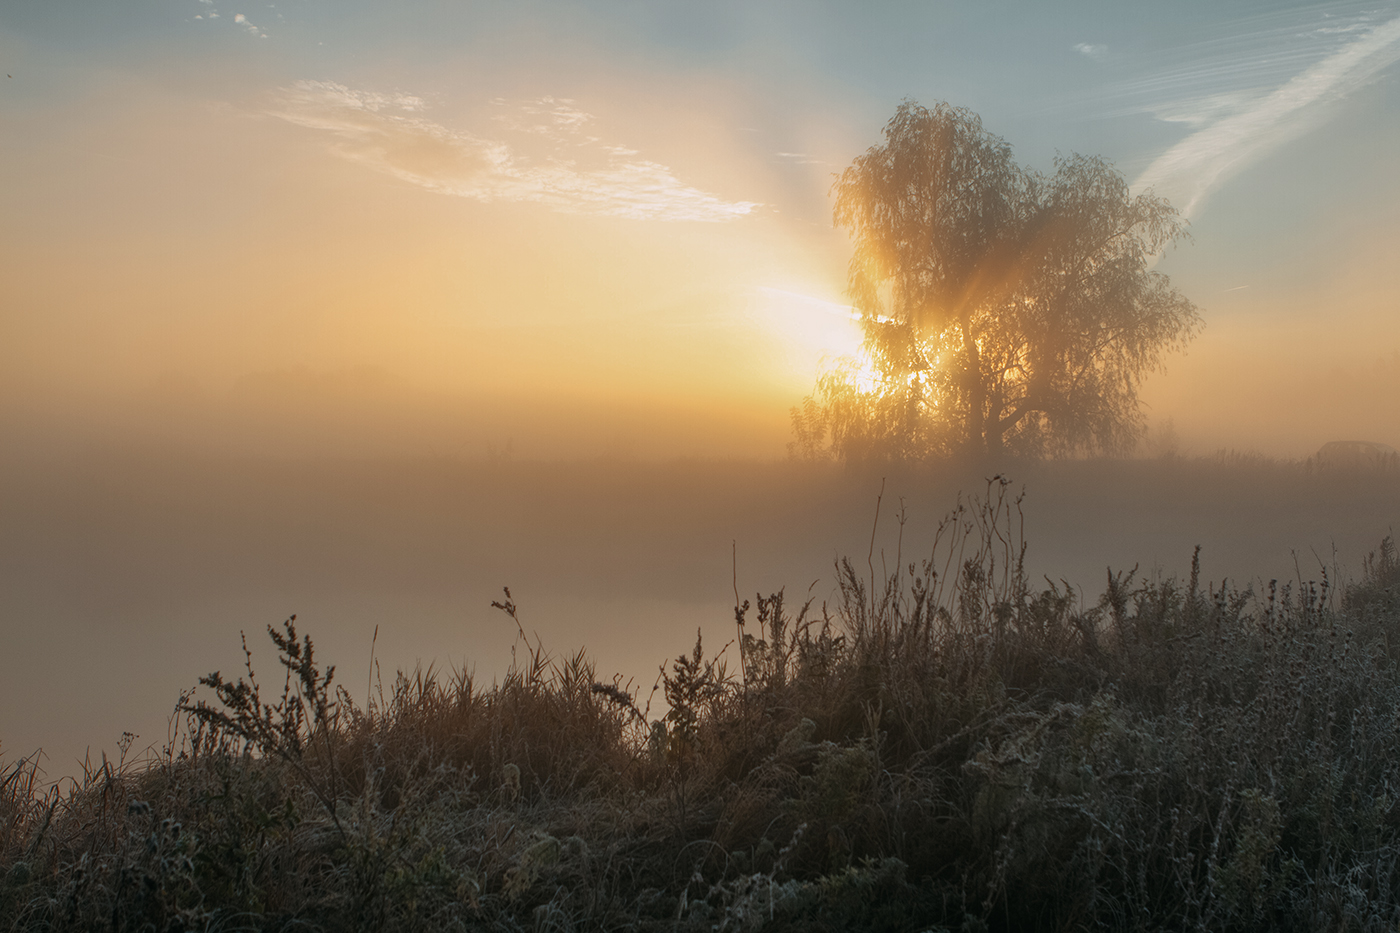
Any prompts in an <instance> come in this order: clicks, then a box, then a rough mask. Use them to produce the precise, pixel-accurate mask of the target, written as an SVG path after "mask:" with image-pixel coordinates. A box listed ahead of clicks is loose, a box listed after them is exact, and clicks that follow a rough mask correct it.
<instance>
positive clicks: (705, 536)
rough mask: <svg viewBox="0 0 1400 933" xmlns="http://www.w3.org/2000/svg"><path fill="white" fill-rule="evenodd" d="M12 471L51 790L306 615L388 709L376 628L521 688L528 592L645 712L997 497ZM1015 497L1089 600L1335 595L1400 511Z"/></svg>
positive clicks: (1162, 492)
mask: <svg viewBox="0 0 1400 933" xmlns="http://www.w3.org/2000/svg"><path fill="white" fill-rule="evenodd" d="M0 473H2V474H3V475H0V482H3V486H4V488H5V490H6V493H5V495H4V497H3V498H0V529H3V531H0V536H2V537H0V587H3V590H4V592H5V593H6V599H5V600H4V603H3V605H0V613H3V618H0V627H3V630H4V631H6V632H7V633H8V634H7V650H6V651H5V652H4V653H3V661H0V664H2V665H3V669H0V684H3V686H0V711H3V712H0V737H3V741H4V746H3V747H4V750H5V752H6V754H7V755H10V754H25V753H28V752H30V751H33V750H34V749H35V748H37V747H39V746H41V745H42V746H43V747H44V748H45V750H46V752H47V754H48V755H49V764H48V768H49V771H50V775H51V776H52V777H56V776H59V775H62V774H66V773H72V772H73V771H74V769H75V764H74V760H75V758H76V757H80V756H81V754H82V751H83V749H84V748H85V747H86V746H88V745H91V746H92V748H93V749H94V753H96V750H98V749H101V748H106V749H108V750H111V749H113V748H114V747H115V742H116V740H117V738H118V737H119V736H120V734H121V733H122V732H123V731H126V730H129V731H132V732H135V733H137V734H139V735H140V736H141V739H140V742H139V743H138V744H141V745H145V744H147V743H152V742H154V743H155V744H157V745H158V744H160V742H161V740H162V736H163V735H164V729H165V717H166V715H167V714H168V712H169V710H170V709H171V707H172V706H173V704H174V701H175V699H176V697H177V695H178V693H179V691H180V690H181V689H182V688H185V687H189V686H191V685H193V683H194V681H195V679H196V678H197V677H198V676H199V675H201V674H205V673H208V672H209V671H212V670H215V669H221V670H223V671H224V672H225V673H231V672H233V671H234V670H236V669H238V668H239V667H240V666H241V663H242V655H241V652H240V650H239V641H238V633H239V631H240V630H243V631H246V632H247V633H248V634H249V638H250V645H251V646H252V647H253V648H254V650H255V651H259V652H260V651H262V644H263V640H262V635H261V632H262V631H263V630H264V629H265V627H266V626H267V625H268V624H277V623H279V622H280V621H281V620H282V619H283V618H285V617H286V616H287V615H290V614H291V613H296V614H297V616H298V620H299V622H300V623H301V624H302V626H303V627H304V630H305V631H306V632H308V633H310V634H311V635H312V637H313V638H314V639H315V640H316V643H317V645H318V648H319V650H320V652H321V654H322V656H323V658H324V659H325V660H326V661H327V662H329V663H335V664H336V665H337V670H338V679H339V681H340V682H341V683H343V684H344V685H345V686H346V687H347V688H348V689H350V691H351V693H352V695H354V696H356V697H357V698H363V696H364V694H365V691H366V689H367V686H368V681H367V664H368V661H369V655H370V647H371V640H372V637H373V633H374V630H375V626H379V638H378V643H377V647H376V649H375V652H376V653H375V658H376V661H377V663H378V664H379V666H380V668H381V669H382V670H383V671H385V672H386V674H387V672H389V671H393V670H395V669H397V668H400V667H405V668H410V669H411V668H412V667H413V666H414V665H415V664H416V663H419V662H421V663H423V664H424V665H427V664H429V663H435V664H437V665H438V667H439V668H442V667H445V666H458V667H460V666H467V667H473V668H475V670H476V671H477V674H478V676H479V677H482V678H484V679H487V680H489V679H490V678H491V677H492V676H493V675H495V674H496V673H497V672H499V671H501V670H503V669H504V667H505V666H506V665H507V664H508V663H509V659H510V647H511V643H512V641H513V638H514V634H515V632H514V627H513V625H512V624H511V622H510V620H509V619H507V618H506V617H505V616H503V615H502V614H500V613H499V612H497V611H495V610H493V609H491V608H490V602H491V600H493V599H497V598H499V597H500V595H501V588H502V587H503V586H509V587H510V588H511V592H512V594H513V596H514V599H515V601H516V602H517V603H518V604H519V606H520V613H521V618H522V620H523V622H524V624H525V625H526V627H527V628H528V629H530V630H532V631H537V632H538V633H539V635H540V636H541V637H542V638H543V640H544V643H545V645H546V646H547V647H548V648H549V649H550V650H552V651H553V652H555V653H556V654H565V653H572V652H573V651H574V650H576V649H577V648H578V647H580V646H585V647H587V649H588V650H589V652H590V654H592V655H593V656H594V657H595V658H596V659H597V661H598V664H599V673H600V674H602V675H605V676H610V675H611V674H612V673H613V672H622V673H624V675H625V676H628V677H635V678H636V679H637V681H638V683H639V684H641V686H642V688H643V694H645V693H646V692H647V690H649V689H650V686H651V682H652V680H653V679H654V677H655V672H656V667H657V665H658V664H659V663H661V662H662V661H663V660H664V659H666V658H668V657H675V656H676V655H677V654H679V653H681V652H683V651H688V650H689V648H690V646H691V645H692V644H693V638H694V632H695V629H696V628H697V626H702V627H703V628H704V631H705V636H706V644H707V647H708V648H709V650H711V651H718V650H719V649H720V648H721V647H722V646H723V645H724V644H725V643H726V642H728V641H729V640H730V638H732V637H733V624H732V618H733V608H732V607H733V602H734V595H733V588H734V585H735V577H736V576H737V586H738V589H739V593H740V596H741V598H746V599H750V600H752V599H753V597H754V595H755V593H758V592H762V593H765V594H766V593H768V592H771V591H774V590H777V589H779V588H781V587H786V589H787V592H788V594H789V596H790V597H805V596H808V595H810V596H811V597H812V598H813V599H814V600H815V601H816V604H817V605H820V604H821V603H822V601H824V600H827V599H828V598H830V597H831V595H832V594H833V592H834V589H835V578H834V574H833V565H834V562H835V561H836V559H837V558H838V557H839V556H842V555H846V556H849V557H850V558H851V559H852V561H853V563H854V564H855V566H856V567H857V568H859V569H860V570H861V572H862V574H868V572H869V567H870V565H872V564H873V566H874V569H875V573H876V574H877V576H878V575H880V574H881V573H882V568H888V569H889V570H891V571H892V570H893V569H894V567H895V566H896V561H897V559H898V560H900V561H902V562H903V563H905V564H907V563H908V562H909V561H916V560H918V559H920V558H921V557H922V556H923V555H925V554H926V553H927V552H928V549H929V546H930V544H931V542H932V536H933V534H934V532H935V530H936V527H937V524H938V521H939V520H940V518H942V517H943V516H944V515H945V514H946V513H947V512H948V511H949V510H950V509H952V508H953V506H954V505H955V503H956V502H957V499H958V495H959V493H960V492H961V493H962V494H963V495H964V497H966V496H969V495H974V494H982V493H984V492H985V489H986V477H985V476H983V475H981V474H980V473H976V472H945V471H938V470H896V471H878V470H875V471H861V470H857V469H846V468H844V467H839V466H834V465H808V464H799V463H792V462H781V461H779V462H772V461H770V462H760V461H754V460H701V459H692V460H672V461H666V462H646V461H641V460H626V459H618V458H613V459H593V460H571V461H567V460H559V461H539V460H518V459H515V460H513V459H506V458H505V455H504V453H502V454H501V455H500V456H499V457H498V459H497V460H496V461H495V462H487V461H484V460H480V459H476V460H463V459H456V458H452V457H446V456H441V457H436V458H431V457H413V458H409V457H403V458H397V459H391V458H376V459H369V458H361V459H350V458H343V457H342V458H331V457H322V458H311V457H300V458H292V457H284V458H280V459H274V458H270V457H266V458H253V457H230V456H227V455H224V454H219V455H212V454H207V453H206V454H198V453H192V452H190V451H189V449H188V448H186V449H185V450H183V451H179V450H176V449H173V448H171V449H167V450H166V452H164V453H153V452H150V451H148V450H142V451H134V450H132V449H131V448H129V447H126V448H124V447H121V446H117V445H106V446H102V445H97V444H90V445H89V446H87V447H86V448H84V449H81V450H66V451H51V452H50V454H49V455H46V456H38V455H35V454H33V453H32V452H30V453H27V454H25V455H19V454H17V453H16V452H15V451H14V450H13V449H11V450H9V451H8V452H7V454H6V457H5V459H4V461H3V464H0ZM1011 479H1012V480H1013V487H1012V488H1013V489H1015V490H1018V491H1019V490H1020V489H1021V488H1022V487H1024V490H1025V500H1024V506H1023V507H1024V514H1025V528H1026V539H1027V542H1028V551H1027V560H1028V565H1029V569H1030V573H1031V578H1032V579H1033V580H1035V579H1041V578H1042V577H1049V578H1050V579H1052V580H1055V581H1060V580H1067V581H1069V582H1070V583H1072V584H1073V585H1074V586H1075V587H1076V588H1077V589H1079V590H1081V591H1082V593H1083V594H1084V598H1085V599H1086V600H1088V601H1089V602H1090V603H1092V602H1094V601H1095V600H1096V599H1097V596H1098V594H1099V593H1100V592H1101V591H1102V588H1103V584H1104V581H1105V574H1106V570H1107V568H1109V567H1112V568H1113V569H1115V570H1127V569H1131V568H1132V567H1133V565H1135V564H1136V565H1139V568H1140V569H1139V574H1150V573H1154V572H1160V573H1162V574H1166V575H1180V576H1183V577H1184V576H1185V574H1186V573H1187V572H1188V570H1189V565H1190V560H1191V554H1192V550H1193V548H1194V547H1195V545H1197V544H1199V545H1201V547H1202V551H1201V561H1202V573H1203V577H1204V578H1206V579H1209V580H1212V581H1219V580H1220V579H1221V578H1222V577H1229V578H1230V579H1231V580H1232V581H1238V582H1240V583H1241V584H1242V585H1243V584H1246V583H1248V582H1249V581H1252V580H1264V581H1267V580H1268V579H1270V578H1275V577H1277V578H1281V579H1289V578H1293V577H1294V576H1295V575H1296V574H1298V573H1301V575H1302V576H1303V578H1304V579H1317V578H1320V575H1321V566H1322V564H1323V563H1326V564H1327V565H1329V568H1330V567H1331V565H1333V563H1334V561H1335V562H1336V563H1337V564H1338V565H1339V566H1340V567H1341V568H1342V569H1343V570H1344V571H1352V572H1354V571H1356V570H1358V569H1359V566H1360V562H1361V560H1362V559H1363V558H1364V556H1365V555H1366V554H1367V553H1368V552H1369V551H1370V550H1372V549H1374V548H1375V547H1376V546H1377V545H1378V544H1379V542H1380V540H1381V538H1382V536H1384V535H1385V534H1387V533H1389V531H1390V529H1391V527H1392V526H1393V525H1394V524H1395V518H1396V516H1398V515H1400V477H1397V476H1396V475H1394V474H1380V475H1371V476H1363V475H1359V474H1352V475H1341V474H1330V475H1324V474H1318V473H1316V472H1308V471H1307V470H1305V469H1304V468H1303V467H1302V466H1301V465H1299V464H1289V463H1282V462H1269V461H1265V460H1262V459H1253V460H1251V459H1249V458H1238V457H1237V458H1233V459H1224V460H1222V459H1215V460H1210V459H1201V460H1182V459H1176V460H1143V461H1116V462H1115V461H1090V462H1060V463H1041V464H1026V465H1024V466H1023V467H1021V468H1019V469H1016V470H1013V471H1011ZM882 483H883V485H884V496H883V500H882V502H881V506H880V524H879V528H878V530H877V531H876V534H875V545H874V551H873V555H872V554H871V532H872V524H873V522H874V519H875V514H876V499H877V496H878V495H879V493H880V490H881V485H882ZM901 506H902V508H903V510H904V515H905V524H904V528H903V538H902V542H901V541H900V534H899V524H898V514H899V511H900V508H901ZM1334 548H1335V550H1334ZM736 556H737V560H736V559H735V558H736ZM736 571H737V573H736ZM1329 573H1333V574H1335V570H1332V569H1329ZM268 660H269V659H267V658H264V659H263V661H264V662H267V661H268ZM264 667H266V663H264Z"/></svg>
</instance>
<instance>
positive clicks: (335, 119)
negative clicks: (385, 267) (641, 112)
mask: <svg viewBox="0 0 1400 933" xmlns="http://www.w3.org/2000/svg"><path fill="white" fill-rule="evenodd" d="M492 103H493V104H495V105H496V106H497V107H501V108H503V111H502V112H501V113H500V114H498V115H497V116H496V118H495V120H496V122H498V123H500V124H502V125H503V126H504V127H505V128H506V129H508V130H509V131H510V132H512V133H515V134H517V135H521V136H525V137H527V141H529V138H531V137H533V139H534V148H535V149H539V148H540V147H541V146H542V147H544V149H545V150H546V151H545V152H544V153H543V154H537V155H533V156H527V155H526V154H525V153H524V152H523V151H522V147H521V146H512V145H511V144H510V143H507V142H504V141H502V140H498V139H490V138H486V137H482V136H476V135H473V134H471V133H468V132H464V131H461V130H454V129H450V128H448V127H446V126H443V125H441V124H438V123H433V122H431V121H429V120H425V119H423V118H422V117H421V116H418V114H419V113H421V112H422V111H424V110H425V109H426V104H425V103H424V102H423V100H422V99H421V98H418V97H413V96H410V95H405V94H383V93H378V92H371V91H359V90H355V89H352V88H349V87H346V86H345V85H343V84H336V83H334V82H329V81H300V82H297V83H296V84H295V85H293V86H292V87H290V88H284V89H283V90H282V91H281V93H280V95H279V98H278V101H277V105H276V106H275V107H274V108H273V109H272V110H270V111H269V112H270V113H271V114H272V115H274V116H277V117H280V118H281V119H283V120H286V121H288V122H290V123H294V124H296V125H298V126H303V127H307V128H308V129H312V130H316V131H318V132H321V133H324V134H326V135H329V136H331V137H333V138H334V139H335V143H334V145H333V147H332V151H334V152H335V153H336V154H337V155H339V156H341V157H342V158H345V159H349V160H350V161H352V162H356V163H358V164H360V165H363V166H365V167H367V168H370V169H373V170H375V171H378V172H383V173H385V174H387V175H391V176H393V177H395V178H398V179H401V180H402V181H406V182H408V183H410V184H413V185H417V186H419V187H422V188H426V189H428V190H430V191H436V192H438V193H440V194H445V195H452V196H454V197H461V198H468V199H471V200H475V201H523V202H528V203H535V204H543V205H546V206H548V207H550V208H552V209H554V210H557V211H562V212H565V213H573V214H597V215H604V216H612V217H631V218H637V219H657V220H690V221H724V220H733V219H735V218H737V217H741V216H743V215H745V214H748V213H751V212H752V211H753V209H754V208H756V207H758V206H759V205H758V204H756V203H754V202H751V201H725V200H723V199H721V198H719V197H717V196H715V195H712V194H708V193H706V192H704V191H701V190H699V189H697V188H694V187H691V186H689V185H686V184H684V183H683V182H681V181H680V180H679V179H677V178H676V176H675V174H674V173H673V172H672V171H671V169H669V168H668V167H666V166H665V165H662V164H660V163H658V162H653V161H650V160H647V159H642V158H638V157H637V156H638V153H637V152H636V151H635V150H632V149H626V148H623V147H621V146H614V145H608V144H605V143H603V142H602V141H601V140H600V139H599V137H597V136H593V135H590V134H589V132H588V129H589V127H590V126H591V124H592V123H593V117H592V116H591V115H590V114H588V113H586V112H584V111H583V110H580V109H578V108H577V107H575V106H574V102H573V101H571V100H567V99H562V98H553V97H543V98H538V99H535V100H531V101H524V102H516V103H512V102H509V101H504V100H496V101H492Z"/></svg>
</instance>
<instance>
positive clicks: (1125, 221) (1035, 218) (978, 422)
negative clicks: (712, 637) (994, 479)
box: [793, 102, 1201, 459]
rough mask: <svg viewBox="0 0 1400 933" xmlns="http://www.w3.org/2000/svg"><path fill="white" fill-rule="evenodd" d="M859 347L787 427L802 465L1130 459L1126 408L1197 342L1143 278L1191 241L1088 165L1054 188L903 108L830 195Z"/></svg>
mask: <svg viewBox="0 0 1400 933" xmlns="http://www.w3.org/2000/svg"><path fill="white" fill-rule="evenodd" d="M833 192H834V193H835V210H834V215H835V221H836V223H837V224H839V225H841V226H843V227H845V228H846V229H847V230H848V231H849V232H850V234H851V236H852V239H853V240H854V243H855V254H854V256H853V257H852V259H851V265H850V277H849V295H850V297H851V300H852V302H853V304H854V306H855V309H856V312H857V313H858V315H859V317H860V323H861V326H862V329H863V331H864V334H865V342H864V356H865V359H864V360H862V361H849V360H848V361H845V362H844V363H843V364H841V365H838V366H836V367H834V368H832V369H830V370H829V371H827V372H826V373H824V374H823V375H822V376H821V377H820V378H819V379H818V382H817V387H816V391H815V392H814V393H813V395H812V396H811V397H809V398H808V399H806V401H805V402H804V404H803V406H802V407H801V408H799V409H793V423H794V428H795V430H796V435H797V441H796V443H795V445H794V449H795V450H796V451H800V452H805V453H808V454H813V453H816V452H820V451H829V452H831V453H835V454H836V455H837V456H841V457H845V458H847V459H867V458H893V459H918V458H922V457H927V456H939V455H944V456H946V455H953V454H960V453H966V454H971V455H973V456H977V457H991V458H996V457H998V456H1000V455H1001V454H1002V453H1003V452H1011V453H1016V454H1020V455H1030V456H1043V455H1047V454H1049V455H1056V454H1058V455H1072V454H1076V453H1094V452H1101V453H1122V452H1125V451H1127V450H1130V449H1131V448H1132V447H1133V445H1134V444H1135V443H1136V442H1137V439H1138V438H1139V436H1140V435H1141V434H1142V431H1143V419H1142V415H1141V411H1140V405H1139V401H1138V395H1137V390H1138V387H1139V385H1140V384H1141V381H1142V379H1143V377H1144V376H1145V375H1146V374H1147V373H1149V372H1152V371H1153V370H1155V369H1157V368H1158V367H1159V366H1160V365H1161V362H1162V359H1163V357H1164V355H1165V354H1166V353H1167V352H1169V351H1171V350H1174V349H1177V348H1180V347H1181V346H1184V345H1185V343H1186V342H1187V341H1189V340H1190V339H1191V337H1193V336H1194V335H1195V333H1196V331H1197V330H1198V329H1199V327H1200V323H1201V321H1200V317H1199V315H1198V313H1197V311H1196V308H1195V306H1194V305H1193V304H1192V303H1191V302H1190V301H1188V300H1186V299H1185V298H1184V297H1182V296H1181V295H1180V294H1179V293H1178V292H1177V291H1176V290H1174V289H1173V288H1172V287H1171V284H1170V282H1169V281H1168V279H1167V277H1166V276H1164V275H1162V274H1160V273H1157V272H1154V271H1152V270H1151V266H1152V263H1153V261H1154V259H1155V258H1156V257H1157V256H1158V255H1159V254H1160V253H1161V252H1162V250H1164V249H1165V248H1166V247H1167V246H1168V245H1170V244H1172V243H1173V242H1175V241H1176V240H1178V239H1180V238H1182V237H1183V236H1185V223H1184V221H1183V220H1181V218H1180V217H1179V215H1178V214H1177V212H1176V211H1175V210H1174V209H1173V208H1172V207H1171V205H1169V204H1168V203H1167V202H1166V201H1164V200H1161V199H1158V198H1155V197H1153V196H1152V195H1150V194H1141V195H1137V196H1133V195H1132V194H1131V193H1130V192H1129V190H1128V186H1127V184H1126V183H1125V182H1124V180H1123V177H1122V176H1121V175H1120V174H1118V172H1116V171H1115V170H1114V169H1113V168H1112V166H1110V165H1109V164H1108V163H1107V162H1105V161H1103V160H1102V159H1099V158H1092V157H1086V156H1081V155H1071V156H1069V157H1068V158H1059V159H1057V160H1056V162H1055V173H1054V175H1053V176H1050V177H1046V176H1043V175H1040V174H1038V173H1036V172H1034V171H1032V170H1029V169H1026V168H1022V167H1021V166H1018V165H1017V164H1016V163H1015V162H1014V161H1013V160H1012V156H1011V147H1010V146H1008V145H1007V143H1006V142H1005V141H1004V140H1002V139H1001V138H1000V137H997V136H994V135H992V134H991V133H988V132H987V131H986V130H984V129H983V128H982V122H981V120H980V119H979V118H978V117H977V115H976V114H974V113H972V112H971V111H968V110H965V109H962V108H957V107H953V106H951V105H949V104H947V103H939V104H937V105H936V106H935V107H933V108H932V109H928V108H925V107H921V106H919V105H918V104H916V103H913V102H905V103H904V104H901V105H900V107H899V109H898V110H897V111H896V112H895V115H894V118H893V119H892V120H890V122H889V124H888V125H887V126H886V127H885V144H884V145H883V146H878V147H875V148H872V149H870V150H869V151H868V152H866V153H865V154H864V155H862V156H859V157H858V158H857V159H856V160H855V161H854V162H853V163H852V164H851V166H850V167H849V168H847V169H846V170H845V172H843V173H842V174H841V175H840V177H839V178H838V179H837V181H836V183H835V185H834V186H833Z"/></svg>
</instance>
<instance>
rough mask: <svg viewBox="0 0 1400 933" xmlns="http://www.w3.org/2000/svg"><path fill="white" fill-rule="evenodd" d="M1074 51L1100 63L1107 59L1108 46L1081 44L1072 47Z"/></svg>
mask: <svg viewBox="0 0 1400 933" xmlns="http://www.w3.org/2000/svg"><path fill="white" fill-rule="evenodd" d="M1074 50H1075V51H1076V52H1078V53H1079V54H1080V55H1083V56H1084V57H1085V58H1089V59H1093V60H1094V61H1096V62H1101V61H1103V60H1104V59H1105V58H1107V57H1108V46H1106V45H1094V44H1093V43H1090V42H1081V43H1079V44H1078V45H1076V46H1075V47H1074Z"/></svg>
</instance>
